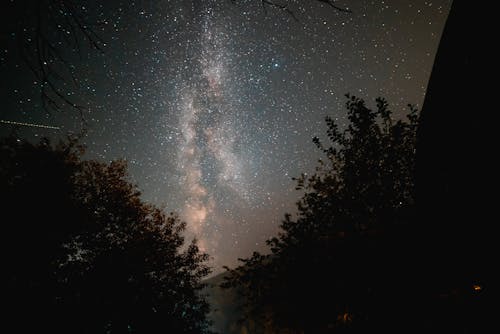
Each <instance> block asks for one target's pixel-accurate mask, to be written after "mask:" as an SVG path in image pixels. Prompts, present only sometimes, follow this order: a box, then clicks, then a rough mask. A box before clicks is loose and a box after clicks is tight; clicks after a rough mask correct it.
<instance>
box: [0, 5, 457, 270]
mask: <svg viewBox="0 0 500 334" xmlns="http://www.w3.org/2000/svg"><path fill="white" fill-rule="evenodd" d="M79 3H80V2H79ZM84 3H85V5H81V7H82V8H81V11H82V13H83V14H84V15H85V16H86V17H87V19H88V21H89V22H95V24H96V29H95V30H96V32H97V33H98V34H99V36H100V37H101V38H102V39H103V41H104V42H105V46H104V47H103V52H102V53H101V52H95V50H91V49H90V48H83V49H82V50H81V51H80V53H79V54H77V53H75V52H68V55H67V58H68V60H69V61H70V62H71V64H72V66H73V68H74V73H75V74H76V78H77V80H76V81H77V82H76V85H73V84H72V83H71V82H68V83H64V86H65V89H66V92H67V94H68V96H70V97H72V98H74V99H77V100H78V102H79V103H80V104H81V105H83V106H84V107H85V109H84V112H83V116H84V119H85V125H84V124H83V123H82V121H81V118H80V116H79V115H78V113H76V112H75V111H74V110H72V109H71V108H67V110H65V111H63V112H52V113H47V112H46V111H45V110H43V108H41V104H40V99H39V83H37V82H36V80H34V78H33V76H32V75H31V74H30V72H29V71H28V70H27V69H26V68H25V66H24V64H23V62H22V61H21V60H19V59H18V58H17V57H15V56H14V55H15V52H12V50H11V48H10V47H9V45H12V44H13V43H11V42H9V41H10V39H11V40H14V39H15V38H16V37H15V36H14V35H12V34H11V35H8V34H5V35H4V36H2V39H3V41H2V42H3V43H2V46H5V45H6V46H5V47H3V50H0V52H1V54H0V71H1V75H2V83H1V94H2V95H1V97H2V101H3V102H2V103H3V108H2V110H1V111H0V119H1V120H10V121H15V122H26V123H37V124H47V125H50V126H57V127H60V128H61V130H59V131H57V130H54V129H42V128H28V127H21V128H19V129H18V133H20V134H21V135H23V136H25V137H27V138H30V139H36V138H37V137H40V136H49V137H61V136H63V135H64V134H65V133H68V132H72V133H78V132H80V131H81V129H82V128H83V127H85V128H86V132H85V135H84V137H83V139H82V141H83V142H84V143H85V144H86V145H87V149H88V150H87V153H86V157H88V158H92V159H98V160H101V161H111V160H113V159H118V158H124V159H126V160H127V161H128V164H129V169H130V174H131V180H132V181H133V182H134V183H136V184H137V185H138V187H139V188H140V190H141V191H142V196H143V198H144V200H146V201H148V202H152V203H154V204H157V205H159V206H161V207H162V208H164V209H165V211H167V212H170V211H174V212H177V213H178V214H179V215H180V216H181V217H182V219H184V220H185V221H186V222H187V223H188V231H187V237H188V238H192V237H194V236H196V238H197V239H198V242H199V245H200V247H201V248H202V249H203V250H205V251H206V252H208V253H209V254H210V255H211V256H212V262H211V264H212V265H213V266H214V269H215V272H218V271H220V270H221V266H222V265H229V266H234V265H235V264H236V263H237V258H238V257H246V256H249V255H250V254H251V253H252V252H253V251H254V250H259V251H262V250H264V249H265V240H266V239H268V238H269V237H271V236H273V235H274V234H275V233H276V232H277V231H278V226H279V223H280V220H281V219H282V217H283V215H284V213H285V212H291V213H293V212H294V208H295V202H296V200H297V199H298V198H299V197H300V193H299V192H297V191H296V190H294V189H295V183H294V181H293V180H292V177H294V176H298V175H300V173H301V172H313V171H314V166H315V165H316V162H317V160H318V158H320V157H321V155H320V153H319V152H318V151H317V150H316V149H315V147H314V145H313V144H312V141H311V139H312V137H314V136H319V137H320V138H321V135H322V134H324V132H325V130H326V127H325V125H324V117H325V116H327V115H330V116H332V117H334V118H335V119H337V120H338V122H339V123H340V124H345V113H346V111H345V109H344V102H345V98H344V94H345V93H351V94H354V95H357V96H359V97H362V98H364V99H366V100H367V101H368V100H369V101H370V103H369V105H373V103H371V101H373V100H374V99H375V98H376V97H378V96H383V97H385V98H387V99H388V100H389V102H390V104H391V106H392V109H393V111H394V116H395V117H402V116H403V115H404V114H405V111H406V109H405V106H406V105H407V104H408V103H412V104H416V105H417V106H420V105H421V103H422V102H423V98H424V95H425V89H426V86H427V81H428V79H429V75H430V71H431V68H432V63H433V60H434V56H435V52H436V49H437V45H438V42H439V39H440V36H441V32H442V29H443V26H444V22H445V20H446V16H447V14H448V11H449V7H450V5H451V0H438V1H409V0H408V1H405V0H386V1H361V0H352V1H348V0H345V1H337V2H335V3H336V4H337V5H338V6H340V7H343V8H349V9H350V10H351V11H352V13H346V12H340V11H336V10H334V9H332V8H331V7H329V6H327V5H324V4H321V3H320V2H317V1H312V0H311V1H298V0H296V1H293V0H292V1H289V2H288V3H290V7H289V8H290V9H291V10H292V11H293V15H290V14H288V13H286V12H284V11H282V10H279V9H276V8H271V7H268V8H267V10H264V9H263V7H262V5H261V3H260V1H258V0H241V1H236V2H235V3H233V2H231V1H229V0H227V1H226V0H218V1H217V0H204V1H200V0H184V1H180V0H178V1H175V0H157V1H145V0H143V1H85V2H84ZM6 40H7V43H4V42H5V41H6ZM6 78H7V79H6ZM10 131H11V127H9V126H7V125H5V124H0V134H1V135H5V134H7V133H9V132H10Z"/></svg>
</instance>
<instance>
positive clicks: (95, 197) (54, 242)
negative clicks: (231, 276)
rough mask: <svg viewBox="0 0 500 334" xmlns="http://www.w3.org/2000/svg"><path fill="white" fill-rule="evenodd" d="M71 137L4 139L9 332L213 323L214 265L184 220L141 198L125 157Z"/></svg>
mask: <svg viewBox="0 0 500 334" xmlns="http://www.w3.org/2000/svg"><path fill="white" fill-rule="evenodd" d="M82 153H83V150H82V148H81V147H80V146H78V144H77V141H76V140H74V139H71V140H69V141H68V142H67V143H63V144H60V145H58V146H56V147H54V146H52V145H51V144H50V143H49V142H48V141H47V140H43V141H42V142H40V144H38V145H33V144H30V143H27V142H24V141H21V140H18V139H15V138H13V137H10V138H7V139H3V140H1V142H0V156H1V164H0V184H1V187H0V189H1V190H0V203H1V212H2V222H3V229H4V231H3V234H2V235H3V236H4V240H3V248H4V249H3V252H2V253H3V257H4V259H3V262H2V263H3V275H4V277H5V278H6V279H7V280H6V281H7V285H6V294H5V296H4V301H5V306H6V307H7V310H8V311H7V315H8V316H7V317H6V318H7V320H8V323H7V325H10V326H11V327H12V328H13V332H35V331H36V332H41V331H43V332H45V331H47V332H53V333H54V332H55V333H159V332H162V331H163V332H170V333H208V332H209V330H208V326H209V323H208V321H207V319H206V313H207V312H208V304H207V303H206V301H205V300H204V297H203V296H202V295H201V294H200V290H201V289H202V288H203V287H204V285H203V284H202V283H201V279H202V278H204V277H205V276H206V275H208V273H209V272H210V270H209V268H208V267H207V266H206V264H205V262H206V261H207V259H208V256H207V255H206V254H203V253H200V251H199V250H198V247H197V246H196V242H195V241H193V242H192V243H190V244H188V245H186V244H185V242H184V238H183V237H182V232H183V230H184V228H185V223H184V222H181V221H180V220H179V218H178V217H177V216H176V215H174V214H170V215H165V214H164V213H163V211H162V210H160V209H159V208H156V207H154V206H152V205H149V204H146V203H144V202H143V201H142V200H141V199H140V193H139V191H138V190H137V188H136V186H134V185H132V184H131V183H130V182H129V181H128V180H127V171H126V164H125V162H123V161H115V162H111V163H109V164H106V163H100V162H96V161H83V160H81V156H82Z"/></svg>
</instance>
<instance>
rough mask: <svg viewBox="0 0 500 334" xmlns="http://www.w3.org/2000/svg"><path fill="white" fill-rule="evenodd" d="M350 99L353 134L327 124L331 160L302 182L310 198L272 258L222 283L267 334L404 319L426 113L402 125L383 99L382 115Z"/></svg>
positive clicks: (245, 266)
mask: <svg viewBox="0 0 500 334" xmlns="http://www.w3.org/2000/svg"><path fill="white" fill-rule="evenodd" d="M347 99H348V100H347V103H346V107H347V110H348V114H347V116H348V120H349V124H348V125H347V127H346V128H345V129H341V128H340V126H339V125H338V124H337V122H336V121H335V120H334V119H332V118H330V117H327V118H326V125H327V136H328V139H329V141H330V146H325V145H324V144H323V143H322V142H321V141H320V140H319V139H318V138H314V139H313V142H314V143H315V145H316V146H317V147H318V148H319V149H320V150H321V151H323V152H324V154H325V157H326V159H325V160H322V161H320V162H319V166H318V167H317V168H316V171H315V173H314V174H313V175H311V176H308V175H306V174H302V175H301V176H300V177H299V178H297V179H296V181H297V189H298V190H302V191H304V195H303V197H302V198H301V199H300V201H299V202H298V203H297V215H296V216H295V217H292V215H290V214H287V215H285V219H284V220H283V222H282V224H281V232H280V233H279V235H278V236H277V237H274V238H271V239H270V240H268V245H269V247H270V249H271V254H269V255H262V254H259V253H254V254H253V256H252V257H250V258H248V259H241V261H242V265H241V266H240V267H238V268H236V269H233V270H230V271H229V274H228V278H227V281H226V282H225V283H224V284H223V286H224V287H227V288H228V287H238V288H239V291H241V293H242V294H243V297H244V299H245V300H246V304H245V311H246V315H247V318H252V319H256V318H257V319H260V321H261V324H262V328H261V330H262V331H263V332H266V331H272V332H281V331H282V332H283V333H287V330H288V331H292V332H295V331H296V332H300V333H302V332H305V333H327V332H333V331H335V332H339V331H343V330H345V331H356V330H362V329H363V328H365V329H366V328H368V327H366V326H370V327H369V328H370V329H371V330H373V329H375V328H377V325H376V323H377V322H379V323H386V322H387V321H388V319H387V315H388V314H391V318H392V319H391V320H390V321H391V322H394V319H393V316H392V315H395V314H398V317H399V319H400V320H401V321H403V318H404V317H405V315H404V312H406V310H405V308H404V305H407V304H408V303H406V302H404V298H408V297H409V295H408V293H409V292H408V291H410V289H407V287H405V286H404V284H408V282H409V280H407V279H402V277H404V276H406V275H408V273H409V271H408V268H407V267H406V265H405V263H404V262H402V261H404V260H402V259H403V258H404V255H403V254H406V255H408V254H409V253H408V252H407V250H408V247H409V246H408V245H405V240H406V239H405V235H406V233H407V231H409V229H410V228H411V226H412V224H410V223H411V218H412V217H413V215H412V212H413V211H414V165H415V162H414V156H415V134H416V128H417V123H418V116H417V110H416V109H415V108H413V107H412V106H410V112H409V114H408V120H407V121H403V120H400V121H393V120H392V114H391V111H390V109H389V107H388V104H387V102H386V101H385V100H384V99H377V100H376V104H377V108H376V110H371V109H369V108H368V107H366V105H365V102H364V101H363V100H362V99H359V98H356V97H354V96H349V95H347ZM399 303H400V305H399V306H398V307H399V308H400V309H399V310H398V309H397V308H396V305H397V304H399ZM400 311H401V312H400ZM386 329H387V328H386Z"/></svg>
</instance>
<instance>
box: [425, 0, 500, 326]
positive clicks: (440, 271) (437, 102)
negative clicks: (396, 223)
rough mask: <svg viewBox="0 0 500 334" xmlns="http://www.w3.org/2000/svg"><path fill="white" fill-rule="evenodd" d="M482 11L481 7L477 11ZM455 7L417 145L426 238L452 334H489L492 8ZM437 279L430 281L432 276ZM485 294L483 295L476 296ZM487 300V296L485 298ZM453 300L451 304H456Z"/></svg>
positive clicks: (456, 4)
mask: <svg viewBox="0 0 500 334" xmlns="http://www.w3.org/2000/svg"><path fill="white" fill-rule="evenodd" d="M478 8H479V7H478ZM480 8H481V10H471V9H472V8H471V7H470V3H468V2H466V1H454V2H453V5H452V8H451V11H450V14H449V16H448V20H447V22H446V26H445V29H444V32H443V35H442V38H441V42H440V45H439V49H438V52H437V56H436V59H435V63H434V68H433V70H432V74H431V78H430V81H429V85H428V89H427V95H426V98H425V102H424V106H423V109H422V116H421V125H420V127H419V131H418V145H417V174H416V175H417V203H418V206H419V215H420V216H419V222H420V226H421V230H420V231H421V235H420V236H421V239H422V240H423V241H424V243H425V244H426V245H427V247H426V249H427V254H426V259H427V260H428V262H427V263H429V264H430V267H429V268H427V269H428V270H427V272H428V273H429V276H427V277H426V278H425V280H426V284H428V285H429V286H433V287H434V289H435V290H436V291H435V292H436V293H437V294H438V295H441V296H442V298H441V301H439V300H436V301H435V302H436V305H437V304H439V303H440V302H441V303H444V304H445V305H446V306H445V308H446V307H448V306H449V304H450V303H451V304H453V305H454V308H456V309H455V313H451V314H450V312H449V311H450V308H449V307H448V311H446V310H445V308H439V307H438V309H437V310H436V312H440V313H441V316H442V318H446V317H450V319H448V321H447V327H446V326H445V325H444V324H443V326H445V328H443V330H444V329H447V331H448V332H449V331H450V330H452V329H451V328H450V327H449V326H451V324H455V329H454V330H456V331H462V332H464V331H465V332H468V333H478V332H486V331H488V332H491V328H490V329H488V327H489V326H490V325H491V323H489V322H488V321H487V320H488V319H491V313H490V314H488V313H489V312H491V311H489V312H488V309H489V308H488V307H487V306H486V305H487V304H488V302H487V300H486V299H488V298H491V296H490V294H491V288H492V286H491V284H492V283H493V282H491V280H490V275H489V273H490V272H491V270H492V266H493V263H494V261H493V254H494V251H493V247H492V245H493V244H494V241H493V239H492V238H493V236H492V233H491V229H492V226H491V224H492V223H493V220H492V217H494V212H493V207H494V203H493V198H494V196H492V194H493V193H494V190H495V189H494V185H493V184H494V182H493V181H494V179H496V177H494V175H495V173H494V170H495V168H494V166H495V164H494V163H493V160H494V159H493V155H492V154H493V152H494V150H495V149H494V147H493V145H494V142H495V141H494V138H493V133H494V130H493V129H492V127H493V126H494V124H495V122H494V121H492V120H493V118H495V115H494V114H495V112H494V111H493V110H492V104H494V102H493V101H492V100H491V97H493V96H494V93H493V91H492V90H493V86H492V85H491V77H492V75H493V74H494V73H497V72H496V68H497V65H496V64H497V60H494V59H493V53H492V52H493V51H492V40H493V37H492V33H493V27H492V26H493V22H495V18H494V17H493V15H494V14H493V13H494V9H493V8H492V7H491V6H490V5H485V4H482V5H481V7H480ZM431 273H432V274H431ZM479 289H480V290H479ZM488 296H489V297H488ZM452 300H454V301H452Z"/></svg>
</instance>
